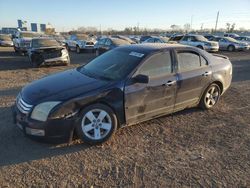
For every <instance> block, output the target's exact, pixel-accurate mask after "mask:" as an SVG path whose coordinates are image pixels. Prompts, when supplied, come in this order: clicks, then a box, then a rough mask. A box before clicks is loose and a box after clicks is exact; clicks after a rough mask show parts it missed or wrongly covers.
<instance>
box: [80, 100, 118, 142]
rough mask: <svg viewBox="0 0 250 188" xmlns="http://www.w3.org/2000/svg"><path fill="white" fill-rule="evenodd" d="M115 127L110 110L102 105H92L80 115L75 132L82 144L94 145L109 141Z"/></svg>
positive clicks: (115, 123)
mask: <svg viewBox="0 0 250 188" xmlns="http://www.w3.org/2000/svg"><path fill="white" fill-rule="evenodd" d="M117 127H118V121H117V118H116V115H115V113H114V112H113V110H112V109H111V108H109V107H108V106H106V105H103V104H93V105H90V106H88V107H86V108H84V109H83V110H82V112H81V113H80V118H79V122H78V123H77V126H76V132H77V135H78V137H79V138H80V139H81V140H82V141H83V142H85V143H88V144H91V145H95V144H100V143H103V142H106V141H107V140H109V139H110V138H111V136H112V135H113V133H114V132H115V131H116V129H117Z"/></svg>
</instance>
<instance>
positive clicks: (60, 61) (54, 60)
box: [42, 55, 69, 65]
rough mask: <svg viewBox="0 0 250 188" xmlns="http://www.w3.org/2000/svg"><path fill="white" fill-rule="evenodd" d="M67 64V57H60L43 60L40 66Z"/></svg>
mask: <svg viewBox="0 0 250 188" xmlns="http://www.w3.org/2000/svg"><path fill="white" fill-rule="evenodd" d="M68 62H69V55H63V56H61V57H56V58H52V59H45V60H44V62H43V63H42V64H43V65H53V64H67V63H68Z"/></svg>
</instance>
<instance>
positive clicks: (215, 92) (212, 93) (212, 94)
mask: <svg viewBox="0 0 250 188" xmlns="http://www.w3.org/2000/svg"><path fill="white" fill-rule="evenodd" d="M219 96H220V90H219V88H218V87H217V86H215V85H214V86H212V87H211V88H209V90H208V91H207V93H206V95H205V103H206V105H207V106H208V107H209V108H211V107H213V106H214V105H215V104H216V103H217V102H218V100H219Z"/></svg>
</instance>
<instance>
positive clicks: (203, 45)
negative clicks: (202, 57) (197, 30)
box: [179, 34, 219, 52]
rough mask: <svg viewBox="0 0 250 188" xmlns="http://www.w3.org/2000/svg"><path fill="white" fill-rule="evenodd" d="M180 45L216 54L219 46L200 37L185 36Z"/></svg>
mask: <svg viewBox="0 0 250 188" xmlns="http://www.w3.org/2000/svg"><path fill="white" fill-rule="evenodd" d="M179 43H180V44H185V45H190V46H195V47H197V48H200V49H202V50H206V51H208V52H218V50H219V44H218V42H214V41H209V40H208V39H206V38H205V37H204V36H202V35H190V34H189V35H185V36H184V37H182V39H181V40H180V41H179Z"/></svg>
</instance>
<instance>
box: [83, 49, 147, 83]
mask: <svg viewBox="0 0 250 188" xmlns="http://www.w3.org/2000/svg"><path fill="white" fill-rule="evenodd" d="M144 57H145V55H144V54H141V53H137V52H132V51H128V50H121V49H116V50H111V51H108V52H106V53H104V54H103V55H101V56H99V57H97V58H95V59H94V60H92V61H91V62H90V63H88V64H87V65H85V66H82V67H79V68H78V71H79V72H81V73H83V74H85V75H88V76H90V77H94V78H99V79H106V80H120V79H122V78H124V77H126V76H127V75H128V74H129V73H130V72H131V71H132V70H133V69H134V68H135V67H136V66H137V65H138V64H139V63H140V62H141V61H142V59H143V58H144Z"/></svg>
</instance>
